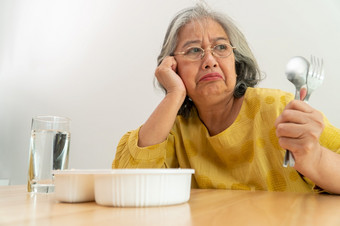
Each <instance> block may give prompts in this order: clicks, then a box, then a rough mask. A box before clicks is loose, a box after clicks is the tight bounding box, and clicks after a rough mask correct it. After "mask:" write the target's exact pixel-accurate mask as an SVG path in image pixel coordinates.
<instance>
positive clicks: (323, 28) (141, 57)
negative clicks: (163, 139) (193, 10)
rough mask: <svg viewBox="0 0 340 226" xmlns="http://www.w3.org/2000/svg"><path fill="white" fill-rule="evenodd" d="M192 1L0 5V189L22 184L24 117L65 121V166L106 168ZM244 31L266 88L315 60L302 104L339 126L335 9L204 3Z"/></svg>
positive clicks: (268, 0)
mask: <svg viewBox="0 0 340 226" xmlns="http://www.w3.org/2000/svg"><path fill="white" fill-rule="evenodd" d="M195 2H196V1H193V0H171V1H170V0H168V1H159V0H142V1H139V0H135V1H132V0H81V1H80V0H59V1H52V0H30V1H28V0H0V180H1V179H8V180H9V182H10V184H25V183H26V178H27V168H28V150H29V141H30V124H31V118H32V117H33V116H36V115H59V116H67V117H69V118H71V120H72V121H71V133H72V134H71V149H70V165H69V166H70V167H71V168H77V169H90V168H94V169H103V168H111V163H112V160H113V158H114V155H115V149H116V146H117V144H118V141H119V139H120V138H121V137H122V136H123V134H124V133H125V132H127V131H129V130H132V129H136V128H137V127H138V126H140V125H141V124H142V123H144V121H145V120H146V119H147V117H148V116H149V115H150V114H151V112H152V111H153V109H154V108H155V107H156V106H157V104H158V103H159V102H160V100H161V99H162V97H163V93H162V92H161V91H160V90H159V89H156V88H154V86H153V77H154V70H155V68H156V58H157V55H158V53H159V51H160V48H161V44H162V41H163V37H164V34H165V31H166V28H167V26H168V24H169V22H170V20H171V19H172V17H173V16H174V15H175V13H177V12H178V11H179V10H181V9H183V8H184V7H188V6H192V5H193V4H195ZM207 3H208V4H209V5H210V7H211V8H213V9H215V10H218V11H222V12H225V13H226V14H228V15H229V16H230V17H232V18H233V19H234V21H235V22H236V24H237V25H238V26H239V28H240V29H241V30H242V31H243V33H244V34H245V36H246V37H247V39H248V42H249V44H250V46H251V48H252V50H253V51H254V54H255V56H256V58H257V60H258V63H259V65H260V67H261V70H262V71H263V72H264V73H265V74H266V76H267V77H266V79H265V80H264V81H263V82H262V83H261V84H260V87H268V88H275V89H282V90H285V91H289V92H294V86H293V85H292V84H291V83H290V82H289V81H288V80H287V79H286V76H285V66H286V64H287V61H288V60H289V59H290V58H291V57H293V56H296V55H299V56H304V57H306V58H308V59H309V57H310V55H315V56H319V57H323V59H324V61H325V76H326V79H325V81H324V84H323V86H322V87H321V88H319V89H318V90H317V91H315V93H314V94H313V95H312V97H311V101H310V104H311V105H312V106H314V107H315V108H317V109H319V110H321V111H322V112H324V113H325V115H326V116H327V117H328V119H329V120H330V121H331V123H332V124H333V125H335V126H336V127H340V118H339V117H338V115H339V113H340V106H339V100H340V97H339V95H338V92H339V82H340V73H339V70H338V67H339V66H340V43H339V40H340V2H339V1H338V0H323V1H320V0H284V1H283V0H282V1H273V0H257V1H253V0H208V1H207Z"/></svg>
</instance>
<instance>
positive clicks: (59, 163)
mask: <svg viewBox="0 0 340 226" xmlns="http://www.w3.org/2000/svg"><path fill="white" fill-rule="evenodd" d="M69 125H70V119H68V118H66V117H59V116H37V117H34V118H33V119H32V125H31V142H30V150H29V168H28V184H27V191H28V192H34V193H50V192H54V182H53V175H52V170H58V169H60V170H63V169H67V168H68V156H69V148H70V131H69Z"/></svg>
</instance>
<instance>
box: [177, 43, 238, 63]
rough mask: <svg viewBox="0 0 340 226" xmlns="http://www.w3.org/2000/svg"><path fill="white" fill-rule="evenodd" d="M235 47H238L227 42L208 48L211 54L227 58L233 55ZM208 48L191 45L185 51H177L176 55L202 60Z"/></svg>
mask: <svg viewBox="0 0 340 226" xmlns="http://www.w3.org/2000/svg"><path fill="white" fill-rule="evenodd" d="M233 49H236V47H233V46H232V45H230V44H228V43H225V44H218V45H215V46H214V47H212V48H207V50H210V51H211V54H212V55H213V56H216V57H220V58H225V57H228V56H230V55H231V53H232V52H233ZM205 51H206V50H204V49H202V48H201V47H196V46H193V47H189V48H188V49H186V50H185V51H183V52H175V53H174V56H176V55H183V56H184V57H186V58H188V59H190V60H194V61H195V60H200V59H202V58H203V57H204V56H205V53H206V52H205Z"/></svg>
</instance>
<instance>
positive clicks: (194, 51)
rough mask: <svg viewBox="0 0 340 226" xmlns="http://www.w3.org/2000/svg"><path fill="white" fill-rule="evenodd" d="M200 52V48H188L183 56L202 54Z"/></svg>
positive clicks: (201, 50)
mask: <svg viewBox="0 0 340 226" xmlns="http://www.w3.org/2000/svg"><path fill="white" fill-rule="evenodd" d="M202 52H203V49H201V48H200V47H190V48H189V49H187V51H186V52H185V55H200V54H202Z"/></svg>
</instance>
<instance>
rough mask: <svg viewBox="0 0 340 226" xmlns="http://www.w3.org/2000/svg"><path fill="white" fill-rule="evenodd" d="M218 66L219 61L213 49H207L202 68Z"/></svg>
mask: <svg viewBox="0 0 340 226" xmlns="http://www.w3.org/2000/svg"><path fill="white" fill-rule="evenodd" d="M217 66H218V62H217V60H216V58H215V57H214V55H213V51H206V52H205V54H204V56H203V58H202V69H205V70H206V69H211V68H215V67H217Z"/></svg>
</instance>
